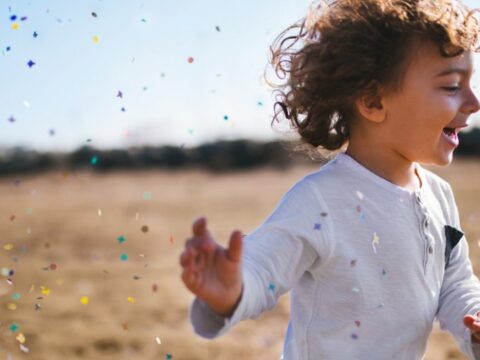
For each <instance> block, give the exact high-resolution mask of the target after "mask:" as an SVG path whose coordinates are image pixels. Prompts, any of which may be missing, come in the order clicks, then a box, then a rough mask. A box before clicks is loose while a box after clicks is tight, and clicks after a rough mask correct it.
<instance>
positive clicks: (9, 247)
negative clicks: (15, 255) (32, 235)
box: [3, 244, 13, 250]
mask: <svg viewBox="0 0 480 360" xmlns="http://www.w3.org/2000/svg"><path fill="white" fill-rule="evenodd" d="M3 248H4V249H5V250H12V249H13V245H12V244H5V245H3Z"/></svg>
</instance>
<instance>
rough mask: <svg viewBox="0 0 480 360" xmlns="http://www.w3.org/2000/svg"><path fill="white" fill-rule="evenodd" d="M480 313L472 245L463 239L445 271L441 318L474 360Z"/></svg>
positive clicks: (479, 288) (457, 223)
mask: <svg viewBox="0 0 480 360" xmlns="http://www.w3.org/2000/svg"><path fill="white" fill-rule="evenodd" d="M447 194H448V201H449V205H450V207H451V208H452V209H453V219H452V222H453V224H452V225H453V226H454V227H456V228H457V229H460V220H459V215H458V209H457V206H456V204H455V199H454V196H453V192H452V190H451V188H450V187H449V188H448V191H447ZM479 311H480V282H479V281H478V278H477V277H476V276H475V274H474V273H473V270H472V264H471V262H470V259H469V251H468V242H467V240H466V238H465V237H463V238H462V239H461V240H460V241H459V242H458V244H457V245H456V246H455V247H454V248H453V250H452V252H451V254H450V261H449V264H448V266H447V268H446V269H445V274H444V279H443V284H442V288H441V292H440V299H439V307H438V311H437V317H438V320H439V321H440V327H441V328H442V329H443V330H447V331H449V332H450V333H452V334H453V335H454V336H455V338H456V339H457V341H458V342H459V344H460V347H461V349H462V351H463V352H465V353H466V354H467V355H468V356H469V358H470V359H474V360H480V351H478V349H476V348H477V347H478V346H477V344H476V343H473V342H472V340H474V339H475V338H474V337H473V336H472V335H473V333H472V331H471V330H470V328H472V327H473V321H472V320H473V319H474V318H476V314H477V313H478V312H479ZM469 325H472V326H469ZM473 328H475V327H473Z"/></svg>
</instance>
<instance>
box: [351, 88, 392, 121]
mask: <svg viewBox="0 0 480 360" xmlns="http://www.w3.org/2000/svg"><path fill="white" fill-rule="evenodd" d="M381 94H382V93H381V90H380V89H378V91H375V92H374V93H369V94H365V95H362V96H360V97H359V98H358V99H357V101H356V102H355V105H356V107H357V110H358V112H359V113H360V114H361V115H362V117H364V118H365V119H367V120H370V121H373V122H376V123H381V122H382V121H383V120H385V115H386V109H385V106H384V103H383V98H382V95H381Z"/></svg>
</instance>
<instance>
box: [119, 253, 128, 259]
mask: <svg viewBox="0 0 480 360" xmlns="http://www.w3.org/2000/svg"><path fill="white" fill-rule="evenodd" d="M120 260H122V261H127V260H128V255H127V254H125V253H122V254H121V255H120Z"/></svg>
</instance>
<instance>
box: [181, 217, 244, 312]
mask: <svg viewBox="0 0 480 360" xmlns="http://www.w3.org/2000/svg"><path fill="white" fill-rule="evenodd" d="M241 257H242V233H241V232H240V231H238V230H236V231H233V232H232V234H231V235H230V243H229V246H228V248H227V249H225V248H223V247H222V246H220V245H219V244H217V243H216V242H215V240H214V239H213V238H212V236H211V235H210V232H209V231H208V230H207V220H206V219H205V218H199V219H198V220H196V221H195V222H194V223H193V237H192V238H190V239H189V240H188V241H187V242H186V244H185V250H184V251H183V253H182V255H181V256H180V264H181V265H182V267H183V273H182V280H183V282H184V283H185V285H186V286H187V288H188V289H189V290H190V291H191V292H193V293H194V294H195V295H196V296H197V297H198V298H200V299H201V300H203V301H204V302H206V303H207V304H208V305H209V306H210V308H211V309H212V310H214V311H215V312H216V313H217V314H219V315H222V316H225V317H228V316H230V315H231V314H232V313H233V311H234V310H235V307H236V306H237V303H238V301H239V299H240V296H241V293H242V274H241Z"/></svg>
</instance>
